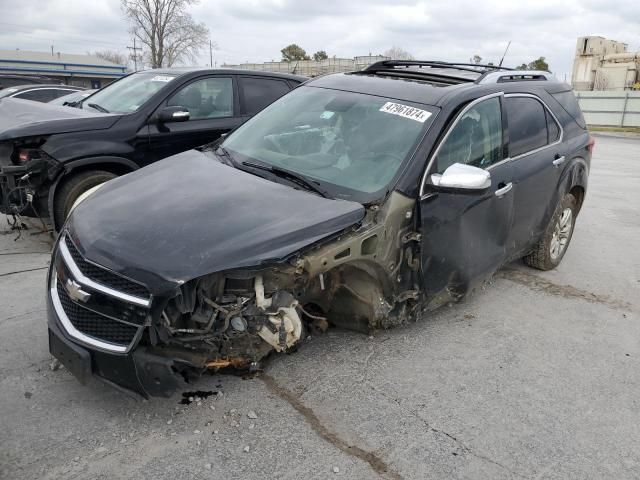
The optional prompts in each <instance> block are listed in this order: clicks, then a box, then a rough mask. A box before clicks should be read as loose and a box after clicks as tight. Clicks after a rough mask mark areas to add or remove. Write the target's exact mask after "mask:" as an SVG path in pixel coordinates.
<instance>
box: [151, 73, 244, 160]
mask: <svg viewBox="0 0 640 480" xmlns="http://www.w3.org/2000/svg"><path fill="white" fill-rule="evenodd" d="M169 106H180V107H184V108H186V109H188V110H189V120H187V121H182V122H165V123H158V122H155V121H152V122H151V123H150V124H149V151H150V155H149V156H148V159H149V160H150V161H154V160H159V159H161V158H165V157H168V156H170V155H174V154H176V153H180V152H184V151H185V150H189V149H192V148H195V147H199V146H201V145H204V144H206V143H209V142H213V141H214V140H216V139H217V138H219V137H220V135H222V134H223V133H227V132H229V131H230V130H232V129H234V128H235V127H237V126H238V125H240V124H241V123H242V122H243V118H242V116H241V115H240V111H239V102H238V94H237V88H236V85H235V78H234V76H233V75H216V76H208V77H200V78H197V79H194V80H192V81H190V82H188V83H187V84H185V85H183V86H181V87H180V88H179V89H178V90H177V91H176V92H175V93H172V94H171V95H170V96H169V97H168V98H167V100H166V101H164V102H162V103H161V104H160V106H159V107H158V109H157V110H158V111H159V110H161V109H162V108H164V107H169ZM154 117H155V115H152V116H151V118H154Z"/></svg>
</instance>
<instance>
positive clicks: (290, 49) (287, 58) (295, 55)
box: [280, 43, 310, 62]
mask: <svg viewBox="0 0 640 480" xmlns="http://www.w3.org/2000/svg"><path fill="white" fill-rule="evenodd" d="M280 53H282V61H283V62H295V61H296V60H310V58H309V56H308V55H307V52H306V51H305V50H304V48H302V47H301V46H299V45H297V44H295V43H292V44H291V45H287V46H286V47H284V48H283V49H282V50H280Z"/></svg>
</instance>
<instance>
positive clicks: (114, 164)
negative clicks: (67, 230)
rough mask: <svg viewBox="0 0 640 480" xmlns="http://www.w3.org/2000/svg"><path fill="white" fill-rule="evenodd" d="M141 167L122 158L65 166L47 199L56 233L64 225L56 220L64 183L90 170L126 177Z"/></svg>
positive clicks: (105, 158)
mask: <svg viewBox="0 0 640 480" xmlns="http://www.w3.org/2000/svg"><path fill="white" fill-rule="evenodd" d="M139 168H140V166H139V165H137V164H136V163H135V162H133V161H132V160H129V159H128V158H122V157H111V156H108V157H90V158H81V159H79V160H73V161H71V162H69V163H67V164H65V166H64V170H63V171H62V172H61V173H60V175H58V177H57V178H56V179H55V181H54V182H53V184H52V185H51V187H50V188H49V195H48V199H47V206H48V210H49V212H50V218H51V222H52V223H53V227H54V230H55V231H58V230H59V228H60V227H61V226H62V225H57V222H56V220H55V218H54V215H53V212H54V202H55V197H56V192H57V191H58V188H59V187H60V185H61V184H62V183H64V182H65V181H67V180H68V179H69V178H71V177H72V176H74V175H77V174H78V173H82V172H86V171H90V170H104V171H107V172H110V173H113V174H114V175H118V176H120V175H125V174H127V173H130V172H133V171H134V170H137V169H139Z"/></svg>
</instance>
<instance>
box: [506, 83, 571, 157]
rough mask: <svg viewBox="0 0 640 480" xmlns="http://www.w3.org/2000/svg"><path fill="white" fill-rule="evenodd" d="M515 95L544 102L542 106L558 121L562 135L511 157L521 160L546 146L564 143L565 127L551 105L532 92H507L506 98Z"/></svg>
mask: <svg viewBox="0 0 640 480" xmlns="http://www.w3.org/2000/svg"><path fill="white" fill-rule="evenodd" d="M513 97H527V98H533V99H534V100H537V101H538V102H540V103H541V104H542V108H544V109H545V110H546V111H547V112H549V113H550V114H551V117H552V118H553V120H554V121H555V122H556V125H558V129H559V130H560V135H559V136H558V140H556V141H555V142H553V143H547V144H546V145H543V146H542V147H538V148H534V149H533V150H529V151H528V152H524V153H521V154H519V155H516V156H515V157H509V158H510V159H511V160H519V159H521V158H522V157H526V156H527V155H533V154H534V153H538V152H540V151H542V150H544V149H545V148H549V147H553V146H555V145H558V144H559V143H562V140H563V139H564V128H562V125H561V124H560V122H559V121H558V117H556V115H555V114H554V113H553V111H551V109H550V108H549V105H547V104H546V103H545V101H544V100H542V99H541V98H540V97H538V96H537V95H534V94H532V93H507V94H506V95H505V98H513ZM545 123H546V117H545ZM508 125H509V119H508V118H507V129H508V128H509V127H508ZM509 137H511V135H509ZM509 146H510V145H509ZM509 154H511V151H509Z"/></svg>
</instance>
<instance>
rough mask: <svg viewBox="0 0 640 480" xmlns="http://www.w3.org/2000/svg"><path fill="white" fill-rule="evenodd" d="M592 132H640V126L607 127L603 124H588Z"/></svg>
mask: <svg viewBox="0 0 640 480" xmlns="http://www.w3.org/2000/svg"><path fill="white" fill-rule="evenodd" d="M588 128H589V131H590V132H623V133H640V127H605V126H602V125H588Z"/></svg>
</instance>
